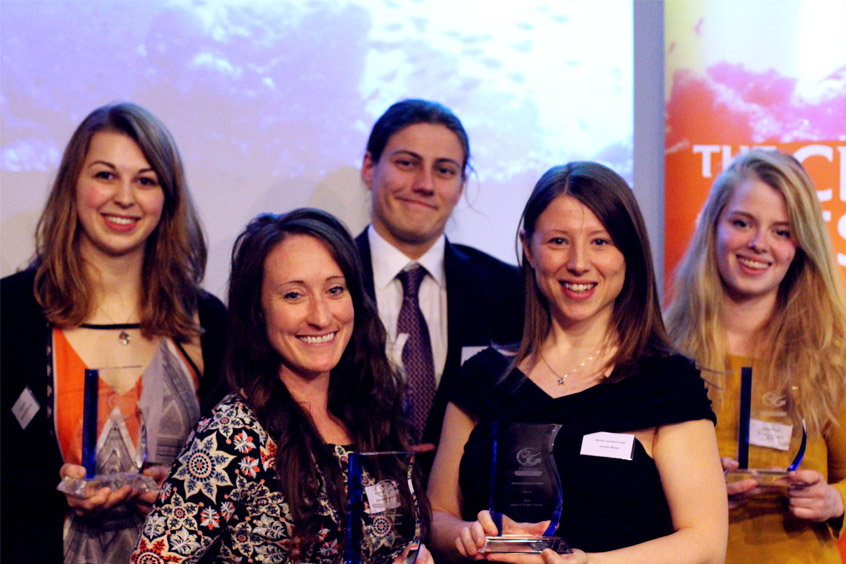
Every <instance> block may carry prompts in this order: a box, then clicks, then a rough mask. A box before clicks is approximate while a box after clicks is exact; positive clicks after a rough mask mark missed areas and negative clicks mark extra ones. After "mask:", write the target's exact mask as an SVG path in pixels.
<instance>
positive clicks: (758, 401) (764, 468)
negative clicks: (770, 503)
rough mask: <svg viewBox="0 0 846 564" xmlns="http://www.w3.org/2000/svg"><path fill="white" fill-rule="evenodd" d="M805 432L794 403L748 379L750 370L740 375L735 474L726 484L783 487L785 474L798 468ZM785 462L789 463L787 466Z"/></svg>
mask: <svg viewBox="0 0 846 564" xmlns="http://www.w3.org/2000/svg"><path fill="white" fill-rule="evenodd" d="M807 442H808V432H807V429H806V426H805V421H804V420H802V421H801V422H799V421H797V416H796V414H795V399H794V398H793V396H792V394H790V393H782V392H779V391H778V390H774V389H771V388H770V387H769V386H768V385H767V383H766V381H765V380H763V379H762V380H760V381H756V380H754V379H753V378H752V368H751V367H743V368H741V371H740V411H739V417H738V430H737V462H738V464H739V467H738V469H737V470H729V471H727V472H726V480H727V481H728V482H729V483H731V482H737V481H740V480H746V479H750V478H751V479H753V480H755V481H757V482H758V484H759V485H761V486H773V487H786V486H788V485H789V481H788V480H787V475H788V472H791V471H793V470H796V469H797V468H799V464H800V463H801V462H802V458H803V457H804V455H805V447H806V445H807ZM788 461H789V462H788Z"/></svg>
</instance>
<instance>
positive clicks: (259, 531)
mask: <svg viewBox="0 0 846 564" xmlns="http://www.w3.org/2000/svg"><path fill="white" fill-rule="evenodd" d="M229 315H230V334H231V339H230V341H229V345H228V348H227V354H226V361H225V371H226V374H227V377H228V379H229V381H230V383H231V385H232V388H233V390H236V393H233V394H231V395H229V396H227V397H226V398H225V399H224V400H223V401H222V402H221V403H220V404H219V405H218V406H217V407H216V408H215V409H214V410H213V411H212V414H211V416H210V417H208V418H205V419H203V420H201V421H200V423H199V424H198V425H197V428H196V430H195V432H194V435H193V437H192V439H191V440H190V441H189V442H188V444H187V445H186V446H185V449H184V450H183V452H182V454H181V455H180V456H179V457H178V459H177V461H176V462H175V463H174V466H173V468H172V470H171V473H170V476H169V477H168V479H167V481H166V482H165V488H164V491H163V494H162V495H161V497H160V498H159V500H158V502H157V503H156V505H155V506H154V508H153V510H152V512H151V513H150V515H149V516H148V518H147V522H146V524H145V526H144V532H143V534H142V536H141V539H140V541H139V545H138V548H137V549H136V552H135V555H134V556H133V558H134V560H133V562H135V561H137V562H146V561H147V560H146V559H145V558H147V557H148V555H153V554H154V555H155V556H156V558H161V559H165V560H166V561H168V562H183V561H189V562H196V561H197V560H198V559H200V558H201V557H203V556H204V555H205V556H206V557H208V555H209V554H215V555H216V558H217V559H218V560H217V561H224V562H241V561H248V560H250V559H252V560H253V561H266V562H320V563H329V562H337V561H339V560H341V559H342V558H343V557H344V553H345V552H344V551H345V548H346V547H347V538H346V536H345V531H346V529H345V523H346V520H347V501H348V500H347V493H346V487H345V486H346V483H347V462H348V458H349V456H350V454H351V453H353V452H374V451H378V452H386V451H405V450H407V449H408V448H409V436H408V429H407V427H406V423H405V420H404V401H403V391H404V389H403V384H402V379H401V378H400V377H399V374H398V373H397V371H396V370H395V369H394V367H393V366H392V365H391V364H390V363H389V361H388V358H387V356H386V354H385V339H386V333H385V329H384V327H383V326H382V323H381V321H379V316H378V314H377V312H376V306H375V304H374V303H373V301H372V300H371V299H370V298H369V297H368V296H367V294H366V293H365V291H364V287H363V282H362V266H361V260H360V259H359V257H358V253H357V251H356V248H355V245H354V243H353V240H352V237H351V236H350V234H349V232H348V231H347V230H346V228H345V227H344V226H343V224H341V223H340V222H339V221H338V220H337V219H335V218H334V217H333V216H331V215H330V214H328V213H326V212H322V211H320V210H316V209H308V208H302V209H298V210H293V211H291V212H289V213H286V214H282V215H278V216H277V215H270V214H265V215H261V216H258V217H257V218H255V219H254V220H253V221H252V222H251V223H250V224H249V225H248V226H247V228H246V229H245V230H244V232H243V233H241V235H239V237H238V238H237V240H236V241H235V248H234V250H233V252H232V270H231V275H230V283H229ZM393 469H394V470H396V468H393ZM400 471H401V472H402V475H403V476H406V475H407V468H400ZM371 477H372V476H371ZM417 491H420V485H419V482H418V484H417ZM402 504H403V505H402V506H403V508H404V511H403V514H404V515H406V516H407V518H408V519H409V520H410V519H411V518H412V515H413V514H414V512H415V511H416V507H415V506H416V505H417V502H416V500H414V499H409V498H408V497H405V498H403V501H402ZM422 517H423V519H424V522H425V520H426V519H425V517H426V513H425V511H424V512H423V513H422ZM385 524H386V523H385V522H381V525H380V522H379V518H378V517H376V516H373V517H372V518H367V517H365V524H364V530H365V531H366V533H369V534H370V535H371V538H373V539H376V540H375V541H374V542H373V543H372V544H371V545H368V546H370V547H371V548H369V549H363V551H364V552H365V554H362V561H365V562H374V563H377V562H392V561H393V560H394V559H395V558H399V557H401V556H402V553H403V551H404V549H405V548H406V545H405V544H404V543H403V542H401V540H400V538H399V537H398V536H397V535H394V533H393V532H392V529H390V527H384V528H382V525H385ZM352 548H358V547H352ZM368 551H369V552H368ZM421 554H423V555H425V556H424V557H423V558H422V559H421V562H426V561H427V560H429V557H428V553H427V552H425V551H421Z"/></svg>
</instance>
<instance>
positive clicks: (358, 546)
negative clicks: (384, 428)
mask: <svg viewBox="0 0 846 564" xmlns="http://www.w3.org/2000/svg"><path fill="white" fill-rule="evenodd" d="M413 470H414V453H413V452H406V451H392V452H355V453H351V454H350V455H349V475H348V480H347V484H348V490H347V492H348V494H347V496H348V508H347V523H346V547H345V561H346V562H347V563H348V564H359V563H361V562H368V563H373V564H392V563H394V562H401V563H403V564H412V563H413V562H414V561H415V560H416V559H417V553H418V551H419V548H420V536H421V521H420V508H419V507H418V505H417V497H416V495H415V493H414V486H413V484H412V472H413Z"/></svg>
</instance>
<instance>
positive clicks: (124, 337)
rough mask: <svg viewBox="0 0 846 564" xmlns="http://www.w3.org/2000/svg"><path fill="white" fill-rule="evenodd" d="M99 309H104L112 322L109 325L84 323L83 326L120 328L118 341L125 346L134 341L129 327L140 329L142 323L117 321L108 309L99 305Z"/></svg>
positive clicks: (104, 313) (90, 327)
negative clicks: (128, 331)
mask: <svg viewBox="0 0 846 564" xmlns="http://www.w3.org/2000/svg"><path fill="white" fill-rule="evenodd" d="M97 309H99V310H100V311H102V312H103V315H105V316H106V317H108V318H109V321H111V322H112V323H111V324H108V325H100V324H94V323H83V324H82V327H85V328H87V329H120V330H121V331H120V333H118V342H119V343H120V344H121V345H123V346H127V345H128V344H129V343H131V342H132V335H130V334H129V333H127V331H126V330H127V329H138V328H139V327H141V325H140V324H138V323H129V322H128V321H127V322H126V323H115V320H114V318H113V317H112V316H111V315H109V312H108V311H106V310H105V309H103V308H102V307H98V308H97ZM129 318H130V319H131V318H132V316H130V317H129Z"/></svg>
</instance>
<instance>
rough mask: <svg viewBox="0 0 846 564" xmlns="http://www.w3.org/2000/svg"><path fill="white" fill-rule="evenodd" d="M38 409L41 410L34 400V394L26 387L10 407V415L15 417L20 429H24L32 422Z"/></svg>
mask: <svg viewBox="0 0 846 564" xmlns="http://www.w3.org/2000/svg"><path fill="white" fill-rule="evenodd" d="M39 409H41V405H40V404H39V403H38V400H37V399H35V394H33V393H32V390H30V389H29V386H27V387H26V388H24V391H23V392H21V395H20V396H19V397H18V400H17V401H16V402H15V405H13V406H12V414H13V415H14V416H15V419H17V420H18V424H19V425H20V426H21V429H26V428H27V425H29V423H30V421H32V419H33V418H34V417H35V414H36V413H38V410H39Z"/></svg>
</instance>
